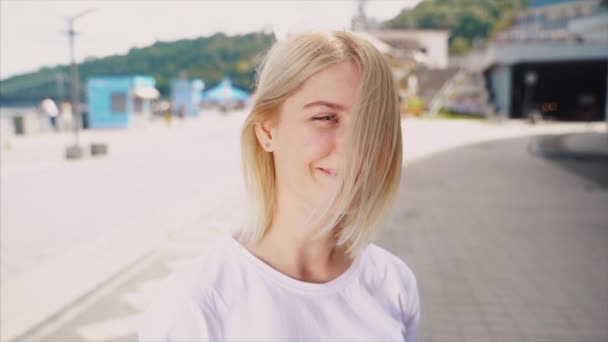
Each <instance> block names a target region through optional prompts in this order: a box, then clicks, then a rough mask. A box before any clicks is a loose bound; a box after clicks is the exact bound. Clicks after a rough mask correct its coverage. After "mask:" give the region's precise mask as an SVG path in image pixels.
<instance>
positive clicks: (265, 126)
mask: <svg viewBox="0 0 608 342" xmlns="http://www.w3.org/2000/svg"><path fill="white" fill-rule="evenodd" d="M254 127H255V135H256V136H257V138H258V141H259V142H260V144H261V145H262V148H263V149H264V150H266V151H268V152H272V151H273V150H274V147H273V137H274V127H273V126H272V123H271V121H270V120H264V121H262V122H258V123H256V124H255V126H254Z"/></svg>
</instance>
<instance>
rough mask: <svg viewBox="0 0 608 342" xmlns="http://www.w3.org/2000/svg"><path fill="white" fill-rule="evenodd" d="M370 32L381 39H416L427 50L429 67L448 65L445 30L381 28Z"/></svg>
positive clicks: (440, 67)
mask: <svg viewBox="0 0 608 342" xmlns="http://www.w3.org/2000/svg"><path fill="white" fill-rule="evenodd" d="M370 34H372V35H374V36H376V37H378V38H379V39H380V40H382V39H391V40H393V39H411V40H416V41H418V42H419V43H420V44H421V45H423V46H424V47H425V49H426V51H427V56H428V57H429V59H430V65H429V66H430V67H432V68H438V69H443V68H447V66H448V38H449V37H450V32H449V31H447V30H381V31H372V32H370Z"/></svg>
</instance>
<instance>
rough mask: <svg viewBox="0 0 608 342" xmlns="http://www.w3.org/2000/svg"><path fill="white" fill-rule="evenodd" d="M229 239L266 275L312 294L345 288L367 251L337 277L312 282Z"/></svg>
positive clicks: (292, 288)
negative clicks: (264, 259)
mask: <svg viewBox="0 0 608 342" xmlns="http://www.w3.org/2000/svg"><path fill="white" fill-rule="evenodd" d="M229 240H230V244H231V245H233V246H234V248H235V249H236V250H237V251H238V253H239V254H240V255H241V256H243V257H244V258H245V259H246V260H247V261H248V263H250V264H252V265H253V267H254V268H255V269H256V270H258V271H259V272H261V273H262V275H263V276H264V277H267V278H270V279H272V280H273V281H275V282H277V283H278V284H279V285H281V286H283V287H285V288H287V289H291V290H295V291H298V292H304V293H311V294H329V293H334V292H336V291H339V290H341V289H343V288H344V287H345V286H346V285H347V284H348V283H349V280H350V279H351V278H352V277H353V276H354V274H355V273H357V272H358V270H359V268H360V267H361V260H362V259H363V255H364V253H365V251H366V249H364V250H363V251H361V253H359V254H358V255H357V256H356V257H355V258H354V260H353V262H352V263H351V265H350V266H349V267H348V268H347V269H346V271H344V272H342V274H340V275H339V276H337V277H336V278H334V279H332V280H330V281H327V282H324V283H311V282H306V281H302V280H298V279H295V278H292V277H290V276H288V275H286V274H284V273H282V272H280V271H279V270H277V269H275V268H273V267H272V266H270V265H268V264H267V263H266V262H264V261H262V260H261V259H260V258H258V257H257V256H256V255H255V254H253V253H252V252H251V251H250V250H248V249H247V248H246V247H245V246H243V245H242V244H241V243H240V242H239V241H237V240H236V238H234V236H232V235H230V236H229Z"/></svg>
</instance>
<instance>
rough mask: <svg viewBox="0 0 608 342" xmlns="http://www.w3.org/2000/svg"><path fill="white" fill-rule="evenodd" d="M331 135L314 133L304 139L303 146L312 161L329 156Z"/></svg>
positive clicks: (328, 133) (331, 143)
mask: <svg viewBox="0 0 608 342" xmlns="http://www.w3.org/2000/svg"><path fill="white" fill-rule="evenodd" d="M332 137H333V134H332V133H330V132H316V133H314V134H310V135H308V136H307V137H305V139H304V142H303V145H304V149H305V151H306V154H307V155H308V156H309V157H310V158H313V159H318V158H323V157H325V156H327V155H328V154H330V152H331V149H332V145H333V142H332V141H333V140H332V139H333V138H332Z"/></svg>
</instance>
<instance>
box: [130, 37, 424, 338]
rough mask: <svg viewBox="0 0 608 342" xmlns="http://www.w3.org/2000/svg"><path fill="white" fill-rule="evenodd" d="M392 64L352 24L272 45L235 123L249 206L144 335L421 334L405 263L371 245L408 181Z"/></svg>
mask: <svg viewBox="0 0 608 342" xmlns="http://www.w3.org/2000/svg"><path fill="white" fill-rule="evenodd" d="M401 144H402V138H401V126H400V115H399V100H398V95H397V91H396V89H395V84H394V79H393V75H392V73H391V67H390V65H389V64H388V62H387V61H386V59H385V57H384V56H383V55H382V54H381V53H380V52H379V51H378V50H377V49H376V48H375V47H374V46H373V45H372V44H371V43H369V42H368V41H367V40H365V39H364V38H361V37H360V36H358V35H356V34H354V33H350V32H344V31H332V32H307V33H301V34H297V35H293V36H290V37H287V38H286V39H285V40H281V41H278V42H276V43H275V44H274V45H273V47H272V48H271V49H270V51H269V52H268V54H267V55H266V57H265V59H264V61H263V62H262V65H261V67H260V69H259V70H258V73H257V79H256V91H255V95H254V101H253V107H252V109H251V112H250V113H249V115H248V116H247V118H246V119H245V121H244V124H243V127H242V131H241V152H242V167H243V173H244V179H245V186H246V189H245V190H246V195H247V201H246V205H247V211H246V213H245V219H244V221H243V222H242V223H241V224H240V225H238V227H237V228H238V229H237V230H236V231H235V232H234V233H226V234H223V235H222V234H220V236H219V237H217V238H215V240H213V241H212V242H209V243H207V245H210V247H208V248H206V249H205V250H204V251H201V254H200V256H199V257H197V258H196V259H194V260H193V261H191V262H190V263H189V264H188V265H187V266H186V267H183V268H182V269H180V270H178V271H176V272H175V273H174V274H173V275H172V276H171V277H169V279H168V280H167V282H166V285H165V287H164V289H163V291H162V292H161V294H160V295H159V296H157V297H155V298H154V301H153V302H152V303H151V304H150V306H149V307H148V309H147V310H146V312H145V313H144V314H143V315H142V316H141V320H140V330H139V340H140V341H146V342H147V341H251V340H255V341H327V340H332V341H355V340H357V341H407V342H413V341H417V337H416V336H417V331H418V326H419V322H420V317H421V316H420V312H421V310H420V301H419V295H418V288H417V284H416V278H415V276H414V274H413V273H412V271H411V269H410V268H409V267H408V266H407V264H406V263H405V262H403V261H402V260H401V259H399V258H397V257H396V256H394V255H392V254H391V253H389V252H388V251H386V250H385V249H383V248H381V247H380V246H378V245H376V244H375V243H374V242H373V241H374V239H375V238H376V237H377V235H378V232H379V231H380V230H381V228H382V227H383V226H384V222H385V221H386V217H387V214H388V212H389V211H390V209H391V207H392V205H393V203H394V199H395V195H396V193H397V189H398V187H399V181H400V176H401V165H402V145H401Z"/></svg>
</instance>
